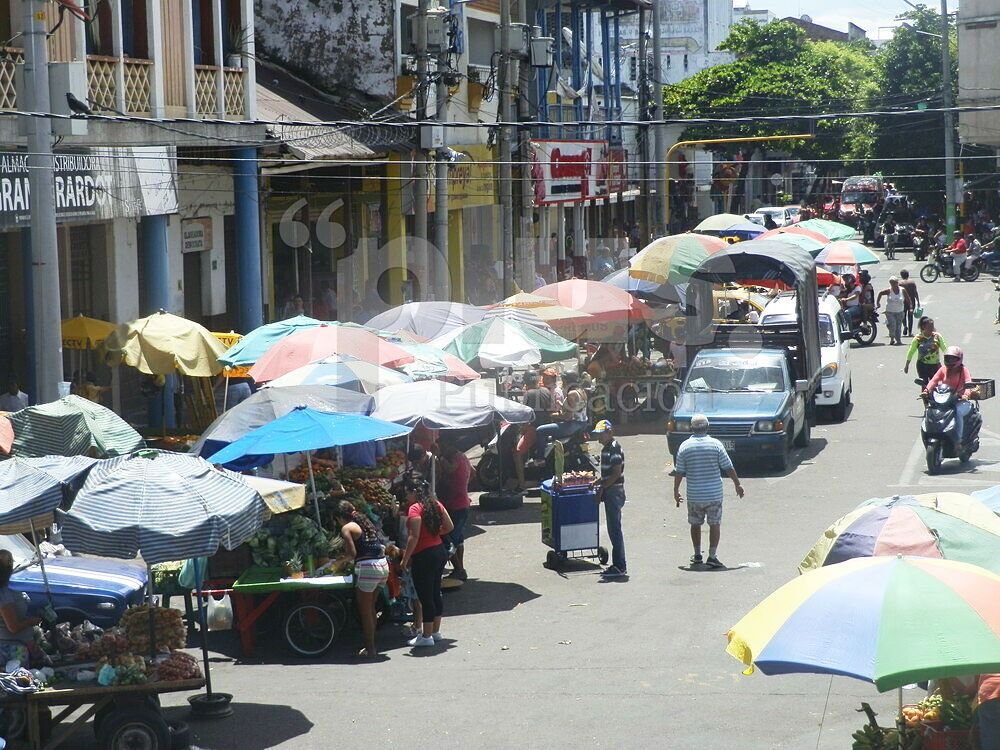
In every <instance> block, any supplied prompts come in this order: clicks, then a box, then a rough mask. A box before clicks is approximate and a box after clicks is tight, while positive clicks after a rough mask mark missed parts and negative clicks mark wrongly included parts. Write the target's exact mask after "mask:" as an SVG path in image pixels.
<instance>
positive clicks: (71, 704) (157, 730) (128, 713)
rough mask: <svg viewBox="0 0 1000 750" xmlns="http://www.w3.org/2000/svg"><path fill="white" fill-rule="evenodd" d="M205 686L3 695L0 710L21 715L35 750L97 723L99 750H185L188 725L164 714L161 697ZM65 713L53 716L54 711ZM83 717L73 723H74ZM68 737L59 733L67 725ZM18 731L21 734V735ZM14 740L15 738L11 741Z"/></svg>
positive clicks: (65, 688)
mask: <svg viewBox="0 0 1000 750" xmlns="http://www.w3.org/2000/svg"><path fill="white" fill-rule="evenodd" d="M204 685H205V680H203V679H200V678H199V679H194V680H177V681H172V682H149V683H146V684H144V685H115V686H110V687H103V686H101V685H97V684H92V685H75V684H67V685H57V686H56V687H53V688H47V689H45V690H41V691H39V692H37V693H28V694H26V695H4V694H0V708H3V709H4V710H5V711H18V710H19V711H21V712H23V715H24V717H25V722H24V723H25V726H24V735H25V738H26V740H27V743H28V747H30V748H31V750H55V748H58V747H62V746H63V744H64V743H65V742H66V741H67V740H68V739H69V738H70V737H72V736H73V735H74V734H75V733H76V732H78V731H79V730H80V729H82V728H83V727H84V725H85V724H86V723H87V722H88V721H89V720H90V719H93V720H94V733H95V734H96V735H97V747H98V748H99V750H128V749H129V748H134V747H143V748H149V750H173V749H174V748H176V749H177V750H183V748H187V747H188V745H189V737H188V730H187V727H186V726H185V725H184V724H180V723H170V722H167V720H166V719H164V718H163V716H162V715H161V713H160V701H159V696H160V695H162V694H165V693H181V692H189V691H195V690H200V689H201V688H202V687H204ZM55 708H61V709H62V710H61V711H59V712H58V713H55V714H52V713H51V712H52V709H55ZM81 709H82V713H80V714H79V715H77V716H76V717H75V718H73V719H72V721H70V717H71V716H73V715H74V714H76V713H77V712H78V711H80V710H81ZM64 721H66V722H70V723H68V724H67V725H66V728H65V731H58V732H57V731H56V729H57V727H59V726H60V725H61V724H63V722H64ZM20 733H21V732H20V730H19V731H18V734H20ZM8 739H14V738H8Z"/></svg>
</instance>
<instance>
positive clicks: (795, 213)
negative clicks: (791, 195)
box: [785, 206, 802, 224]
mask: <svg viewBox="0 0 1000 750" xmlns="http://www.w3.org/2000/svg"><path fill="white" fill-rule="evenodd" d="M785 210H786V211H788V214H789V215H790V216H791V217H792V223H793V224H798V223H799V221H800V220H801V218H802V206H785Z"/></svg>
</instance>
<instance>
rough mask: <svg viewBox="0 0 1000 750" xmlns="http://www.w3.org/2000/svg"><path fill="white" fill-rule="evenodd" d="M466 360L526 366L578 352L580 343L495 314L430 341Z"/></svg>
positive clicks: (487, 366)
mask: <svg viewBox="0 0 1000 750" xmlns="http://www.w3.org/2000/svg"><path fill="white" fill-rule="evenodd" d="M431 343H432V344H433V345H434V346H436V347H437V348H439V349H441V350H442V351H445V352H447V353H449V354H454V355H455V356H456V357H458V358H459V359H460V360H462V361H463V362H465V363H466V364H469V365H473V366H476V365H478V366H479V367H480V368H482V369H484V370H488V369H493V368H497V367H527V366H529V365H536V364H539V363H542V362H559V361H561V360H564V359H570V358H571V357H576V356H577V345H576V344H575V343H574V342H572V341H567V340H566V339H564V338H562V337H561V336H559V335H557V334H555V333H552V332H548V331H545V330H542V329H540V328H536V327H534V326H530V325H525V324H524V323H519V322H517V321H512V320H505V319H504V318H494V319H492V320H484V321H482V322H480V323H473V324H472V325H469V326H465V327H464V328H458V329H456V330H454V331H452V332H451V333H449V334H445V335H444V336H441V337H439V338H436V339H434V340H433V341H432V342H431Z"/></svg>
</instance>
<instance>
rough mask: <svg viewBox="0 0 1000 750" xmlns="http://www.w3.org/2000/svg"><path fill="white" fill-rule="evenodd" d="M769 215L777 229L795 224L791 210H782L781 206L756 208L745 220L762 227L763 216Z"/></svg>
mask: <svg viewBox="0 0 1000 750" xmlns="http://www.w3.org/2000/svg"><path fill="white" fill-rule="evenodd" d="M766 215H770V217H771V218H772V219H773V220H774V223H775V224H777V225H778V226H779V227H787V226H791V225H792V224H794V223H795V220H794V219H793V218H792V213H791V210H790V209H788V208H782V207H781V206H764V207H763V208H758V209H757V210H756V211H754V212H753V213H752V214H748V215H747V218H748V219H749V220H750V221H752V222H753V223H754V224H760V225H761V226H763V225H764V216H766Z"/></svg>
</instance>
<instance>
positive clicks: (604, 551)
mask: <svg viewBox="0 0 1000 750" xmlns="http://www.w3.org/2000/svg"><path fill="white" fill-rule="evenodd" d="M597 559H598V561H599V562H600V563H601V565H607V564H608V548H607V547H598V548H597Z"/></svg>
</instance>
